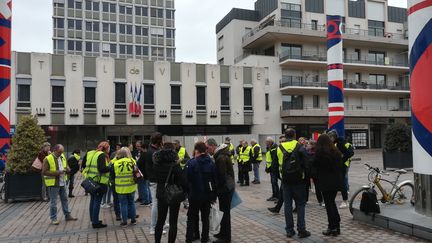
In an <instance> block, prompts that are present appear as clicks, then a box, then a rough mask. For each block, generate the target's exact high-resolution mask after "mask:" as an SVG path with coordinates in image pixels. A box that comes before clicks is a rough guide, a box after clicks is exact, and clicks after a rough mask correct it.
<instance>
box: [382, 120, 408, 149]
mask: <svg viewBox="0 0 432 243" xmlns="http://www.w3.org/2000/svg"><path fill="white" fill-rule="evenodd" d="M384 136H385V141H384V150H385V151H387V152H392V151H400V152H407V151H411V150H412V141H411V128H410V127H409V126H408V125H405V124H402V123H394V124H391V125H390V126H388V128H387V130H386V131H385V134H384Z"/></svg>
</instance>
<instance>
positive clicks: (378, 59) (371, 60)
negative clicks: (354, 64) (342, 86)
mask: <svg viewBox="0 0 432 243" xmlns="http://www.w3.org/2000/svg"><path fill="white" fill-rule="evenodd" d="M384 60H385V52H378V51H369V54H368V60H367V62H368V64H374V65H384Z"/></svg>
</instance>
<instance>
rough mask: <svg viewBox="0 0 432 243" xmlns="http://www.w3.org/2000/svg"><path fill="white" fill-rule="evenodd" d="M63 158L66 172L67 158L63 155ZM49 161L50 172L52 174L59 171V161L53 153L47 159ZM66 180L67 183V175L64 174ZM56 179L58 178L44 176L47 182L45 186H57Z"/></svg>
mask: <svg viewBox="0 0 432 243" xmlns="http://www.w3.org/2000/svg"><path fill="white" fill-rule="evenodd" d="M61 158H62V165H63V170H65V171H66V168H67V162H66V158H65V157H64V154H62V155H61ZM46 159H47V161H48V165H49V171H51V172H55V171H57V167H58V166H57V163H58V161H57V159H58V158H57V159H56V158H54V155H53V154H52V153H51V154H49V155H48V156H47V157H46ZM64 178H65V182H66V180H67V174H66V173H65V174H64ZM56 179H57V176H44V181H45V185H46V186H55V185H56Z"/></svg>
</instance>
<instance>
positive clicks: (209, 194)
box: [186, 155, 217, 201]
mask: <svg viewBox="0 0 432 243" xmlns="http://www.w3.org/2000/svg"><path fill="white" fill-rule="evenodd" d="M186 173H187V182H188V189H189V190H188V197H189V200H191V201H215V200H216V178H217V174H216V165H215V163H214V162H213V160H212V159H211V158H210V156H208V155H201V156H199V157H198V158H194V159H191V160H189V161H188V162H187V163H186Z"/></svg>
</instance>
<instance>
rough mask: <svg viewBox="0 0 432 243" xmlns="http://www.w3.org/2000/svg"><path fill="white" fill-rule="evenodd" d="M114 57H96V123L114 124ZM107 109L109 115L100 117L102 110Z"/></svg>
mask: <svg viewBox="0 0 432 243" xmlns="http://www.w3.org/2000/svg"><path fill="white" fill-rule="evenodd" d="M114 70H115V68H114V59H112V58H106V57H98V58H96V78H97V88H96V107H97V117H96V123H97V124H98V125H110V124H114V99H113V97H114ZM106 109H107V110H109V111H110V117H102V110H106Z"/></svg>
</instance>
